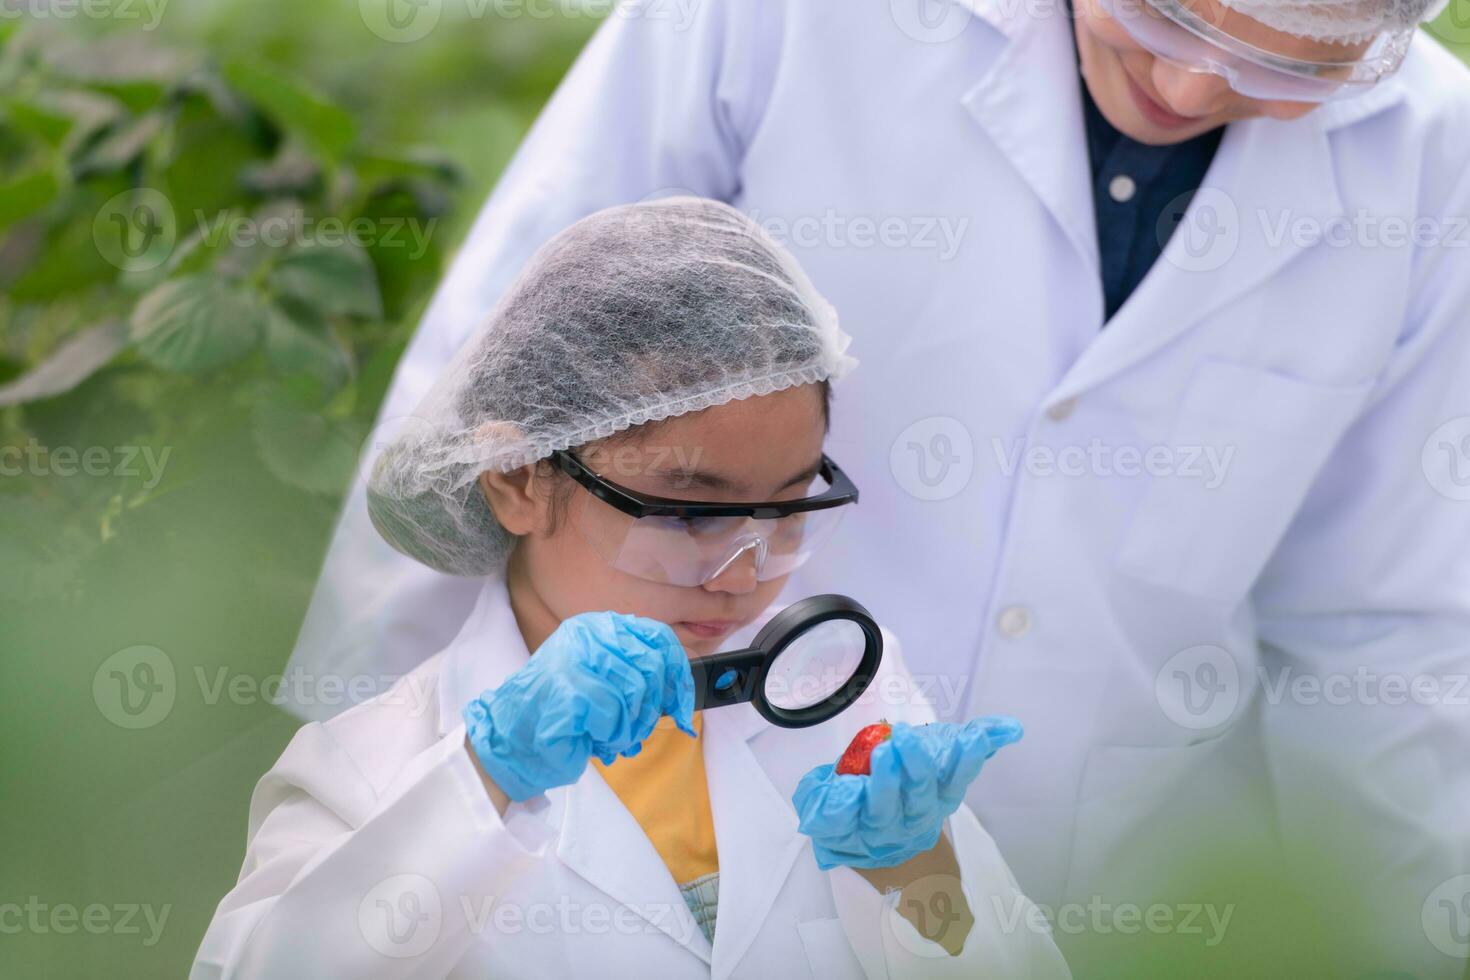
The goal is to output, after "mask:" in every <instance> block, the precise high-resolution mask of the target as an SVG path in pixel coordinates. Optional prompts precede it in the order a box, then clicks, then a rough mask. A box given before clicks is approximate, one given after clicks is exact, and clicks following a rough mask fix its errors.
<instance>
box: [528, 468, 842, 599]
mask: <svg viewBox="0 0 1470 980" xmlns="http://www.w3.org/2000/svg"><path fill="white" fill-rule="evenodd" d="M551 458H552V460H553V461H554V462H555V463H556V465H557V466H558V467H560V468H561V470H562V472H564V473H566V474H567V475H568V476H570V477H571V478H572V479H573V480H576V481H577V483H579V484H581V486H582V487H583V488H584V489H585V490H586V491H587V492H588V493H590V494H591V495H592V496H594V497H596V498H597V499H598V500H600V501H602V502H603V503H604V504H607V505H608V506H607V507H596V506H591V507H583V508H579V512H578V514H577V517H576V523H577V526H578V529H579V530H580V531H581V533H582V536H583V537H584V538H586V539H587V541H588V543H589V544H591V545H592V547H593V549H594V550H596V551H597V553H598V554H599V555H601V556H602V558H603V559H604V560H605V561H606V562H607V563H608V564H609V565H611V566H612V567H614V568H616V569H618V570H619V571H622V572H626V573H628V574H629V575H635V576H637V577H638V578H641V579H646V580H648V581H650V582H659V583H662V584H666V585H682V586H698V585H704V584H705V583H706V582H709V581H711V580H713V579H715V578H717V577H718V576H719V575H721V574H723V573H724V572H725V571H726V570H727V569H729V568H730V567H731V566H733V565H735V564H737V563H738V562H741V561H746V560H749V561H752V562H753V563H754V565H755V575H756V579H757V580H758V581H761V582H766V581H769V580H771V579H775V578H780V577H781V576H783V575H789V574H791V573H792V572H793V571H795V570H796V569H797V568H799V567H801V565H802V563H804V562H805V561H806V560H807V559H808V558H810V557H811V556H812V554H813V553H814V552H815V551H816V550H817V549H818V548H820V547H821V546H822V545H823V544H824V543H825V542H826V541H827V539H828V538H830V537H831V536H832V532H833V531H834V530H835V529H836V527H837V524H838V523H839V522H840V521H841V519H842V514H843V511H844V509H845V505H846V504H851V503H856V502H857V499H858V491H857V487H855V486H853V484H852V481H851V480H850V479H848V477H847V474H845V473H843V472H842V470H841V469H840V468H839V467H838V466H837V464H836V463H834V462H832V460H831V459H829V458H828V457H826V456H823V457H822V463H821V466H820V468H819V470H818V473H817V476H816V477H815V478H814V479H813V481H812V484H811V486H809V487H808V488H807V489H808V494H807V495H806V496H804V497H802V498H801V499H799V500H783V501H771V502H769V503H748V504H747V503H699V502H694V501H688V500H673V499H669V498H665V497H651V496H648V495H646V494H641V493H637V492H636V491H633V490H629V489H627V488H626V487H621V486H618V485H617V484H616V483H613V482H611V481H609V480H605V479H603V478H602V477H601V476H598V475H597V474H596V473H594V472H593V471H592V470H590V469H588V468H587V466H586V465H585V464H584V463H583V462H582V461H581V460H579V459H578V458H577V457H576V456H573V455H572V454H571V453H569V452H565V451H557V452H555V453H553V454H552V457H551Z"/></svg>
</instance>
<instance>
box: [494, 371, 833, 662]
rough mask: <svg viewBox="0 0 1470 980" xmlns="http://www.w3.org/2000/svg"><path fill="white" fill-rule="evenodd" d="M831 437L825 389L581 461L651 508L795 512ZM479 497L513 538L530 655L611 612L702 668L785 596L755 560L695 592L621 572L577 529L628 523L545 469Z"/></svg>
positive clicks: (713, 412) (813, 388)
mask: <svg viewBox="0 0 1470 980" xmlns="http://www.w3.org/2000/svg"><path fill="white" fill-rule="evenodd" d="M826 427H827V422H826V410H825V400H824V396H823V392H822V389H821V387H820V386H818V385H804V386H802V387H799V388H791V389H787V390H786V391H781V392H777V393H775V394H771V395H764V396H760V397H756V398H748V399H745V400H743V401H736V402H729V403H727V404H724V405H720V406H717V407H715V408H710V409H707V410H705V411H703V412H697V413H694V414H691V415H681V416H678V417H676V418H672V419H669V420H667V421H664V422H661V423H657V424H651V425H647V426H643V427H641V428H640V429H637V430H634V431H633V433H632V434H631V435H627V436H624V437H623V438H621V439H618V438H616V437H615V438H614V439H612V440H604V441H603V442H600V443H593V444H591V445H589V446H586V447H583V448H582V449H581V450H579V451H578V453H577V456H578V458H579V459H581V460H582V462H584V463H585V464H586V465H587V466H588V467H589V468H590V469H592V470H593V471H594V472H596V473H598V474H599V475H601V476H602V477H603V478H604V479H607V480H610V481H612V482H613V483H616V484H618V485H619V486H623V487H626V488H627V489H629V490H633V491H636V492H639V493H644V494H648V495H651V496H657V497H670V498H674V499H678V500H690V501H711V502H733V503H745V502H752V501H768V500H797V499H800V498H802V497H804V496H807V495H808V493H809V492H810V486H811V483H812V479H813V477H814V476H815V474H816V472H817V468H818V466H819V465H820V463H821V458H822V441H823V437H824V436H825V434H826ZM481 488H482V489H483V490H484V492H485V495H486V499H487V500H488V501H489V503H490V507H491V509H492V510H493V511H494V512H495V515H496V518H497V519H498V520H499V521H500V523H501V525H502V526H503V527H505V528H506V529H507V530H508V531H510V532H511V533H513V534H516V535H519V540H518V541H517V543H516V547H515V550H514V551H513V552H512V555H511V559H510V566H509V568H508V569H507V577H508V582H509V587H510V594H511V604H512V606H513V607H514V609H515V613H516V618H517V621H518V622H519V623H520V626H521V631H522V633H523V634H524V635H525V636H526V643H527V646H528V647H529V648H530V649H531V650H535V649H536V648H537V647H539V646H540V645H541V643H542V641H544V640H545V638H546V637H547V636H548V635H550V633H551V631H552V630H554V629H555V628H556V627H557V625H559V624H560V623H561V622H562V621H563V620H565V619H568V618H570V617H572V616H575V615H577V614H579V613H584V612H599V611H603V610H612V611H614V612H620V613H628V614H632V615H637V616H647V617H649V618H651V619H656V620H658V621H660V622H663V623H667V624H669V625H670V626H671V627H673V629H674V632H675V634H676V635H677V636H678V637H679V640H680V642H682V643H683V645H684V648H685V649H686V650H687V651H688V652H689V654H690V655H691V656H704V655H707V654H710V653H714V652H716V651H717V650H719V649H720V647H721V645H722V644H723V643H724V641H725V640H726V639H727V638H728V637H729V635H730V634H731V633H733V632H735V631H736V630H737V629H739V628H740V627H742V626H744V625H746V624H747V623H749V622H751V621H752V620H754V619H755V618H756V617H757V616H758V615H760V613H761V612H762V611H763V610H764V609H765V608H766V607H767V606H768V605H770V603H771V602H772V600H774V599H775V597H776V595H777V593H779V592H780V591H781V587H782V586H783V585H784V584H785V579H784V578H781V579H773V580H771V581H767V582H758V581H756V570H755V559H754V557H753V556H752V555H750V554H746V555H744V556H742V557H741V558H739V559H737V560H736V561H735V562H734V563H733V564H731V565H730V566H729V567H728V568H726V569H725V570H724V571H723V572H721V573H720V574H719V575H718V576H717V577H716V578H714V579H711V580H710V581H709V582H706V583H705V584H704V585H702V586H693V587H687V586H677V585H664V584H659V583H656V582H650V581H647V580H645V579H641V578H637V577H635V576H633V575H630V574H628V573H626V572H622V571H619V570H618V569H616V568H613V567H612V566H611V565H609V564H608V562H607V561H606V560H605V559H604V558H603V556H602V555H601V554H600V553H599V552H598V551H597V550H596V549H595V548H594V547H593V545H592V544H591V543H590V541H589V534H588V531H587V530H584V529H593V530H595V529H596V528H597V527H599V526H601V525H602V524H605V523H609V522H617V521H620V520H626V518H624V517H623V516H622V515H621V514H620V513H619V512H617V511H616V510H614V509H613V508H612V507H611V505H609V504H606V503H604V502H602V501H600V500H598V499H597V498H595V497H593V496H592V495H591V494H590V493H588V492H587V491H586V490H584V489H583V488H582V487H580V486H578V485H577V484H575V483H573V482H572V481H571V479H570V478H569V477H567V476H565V475H564V474H561V473H552V472H551V470H550V468H549V467H547V466H541V467H539V468H538V467H534V466H533V467H524V468H522V469H520V470H516V471H514V472H512V473H506V474H492V473H486V474H483V475H482V476H481Z"/></svg>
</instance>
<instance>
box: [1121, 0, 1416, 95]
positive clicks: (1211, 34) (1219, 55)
mask: <svg viewBox="0 0 1470 980" xmlns="http://www.w3.org/2000/svg"><path fill="white" fill-rule="evenodd" d="M1098 3H1099V5H1100V6H1101V7H1102V9H1103V11H1104V12H1106V13H1107V14H1108V16H1109V17H1112V18H1113V19H1114V20H1115V21H1117V22H1118V23H1119V24H1120V25H1121V26H1122V27H1123V29H1124V30H1125V31H1127V32H1128V35H1129V36H1130V37H1132V38H1133V40H1134V41H1136V42H1137V43H1138V44H1139V45H1141V46H1142V47H1143V48H1145V49H1146V50H1147V51H1148V52H1149V53H1150V54H1152V55H1154V56H1155V57H1157V58H1162V59H1164V60H1165V61H1167V62H1169V63H1170V64H1172V65H1176V66H1178V67H1180V68H1182V69H1184V70H1185V71H1189V72H1194V73H1196V74H1212V75H1218V76H1220V77H1221V78H1224V79H1225V80H1226V81H1227V82H1228V83H1229V84H1230V87H1231V88H1232V89H1234V90H1235V91H1236V92H1238V93H1240V94H1241V95H1243V96H1245V97H1246V98H1248V99H1261V100H1265V101H1271V102H1278V101H1279V102H1327V101H1329V100H1332V99H1338V98H1345V97H1348V96H1352V95H1356V94H1359V93H1361V92H1363V91H1364V90H1366V89H1367V88H1369V87H1370V86H1372V85H1374V84H1376V83H1377V82H1379V81H1381V80H1382V79H1383V78H1385V77H1387V76H1388V75H1391V74H1393V73H1394V72H1395V71H1397V70H1398V67H1399V65H1400V64H1402V63H1403V60H1404V56H1405V54H1407V53H1408V50H1409V43H1410V42H1411V41H1412V40H1413V39H1414V32H1413V31H1398V32H1392V33H1388V34H1384V35H1381V36H1379V37H1378V38H1377V39H1376V40H1374V41H1373V43H1372V44H1371V45H1370V46H1369V48H1368V50H1367V51H1365V52H1364V53H1363V54H1362V55H1361V56H1359V57H1358V58H1356V59H1354V60H1352V61H1330V62H1318V61H1303V60H1300V59H1297V58H1289V57H1285V56H1282V55H1279V54H1276V53H1274V52H1271V51H1267V50H1265V49H1263V48H1258V47H1256V46H1255V45H1253V44H1250V43H1248V42H1246V41H1242V40H1241V39H1240V38H1238V37H1235V36H1234V35H1232V34H1230V33H1227V32H1226V31H1224V30H1222V29H1220V28H1219V27H1217V26H1216V25H1215V24H1212V23H1211V22H1210V21H1209V20H1207V19H1206V18H1204V17H1201V16H1200V15H1199V14H1197V13H1195V12H1194V11H1192V10H1190V9H1189V8H1188V7H1186V6H1184V4H1183V3H1181V2H1180V0H1098Z"/></svg>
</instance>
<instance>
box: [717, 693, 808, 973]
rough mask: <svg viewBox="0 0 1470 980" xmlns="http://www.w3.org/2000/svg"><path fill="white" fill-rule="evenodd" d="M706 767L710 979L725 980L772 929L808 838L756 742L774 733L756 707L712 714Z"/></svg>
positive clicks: (720, 710) (737, 706)
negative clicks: (714, 866) (716, 891)
mask: <svg viewBox="0 0 1470 980" xmlns="http://www.w3.org/2000/svg"><path fill="white" fill-rule="evenodd" d="M704 726H705V729H704V734H705V738H706V739H707V740H708V741H707V742H706V744H705V750H704V763H705V771H706V774H707V778H708V780H709V794H710V806H711V808H712V809H713V811H714V818H715V839H716V841H717V844H718V847H719V856H720V906H719V914H718V916H717V917H716V924H715V945H714V962H713V964H712V969H711V980H725V978H727V977H729V976H730V974H731V973H732V972H733V971H734V970H735V968H736V966H738V965H739V963H740V959H741V957H742V956H744V955H745V952H746V950H748V949H749V948H750V945H751V943H752V942H754V941H755V938H756V936H757V935H758V934H759V933H760V931H761V929H762V928H763V927H764V925H765V921H766V919H767V917H769V915H770V913H771V909H772V908H773V907H774V905H775V903H776V897H777V896H778V895H779V894H780V892H781V888H782V886H783V885H784V884H785V883H786V878H787V875H789V874H790V872H791V868H792V866H793V864H794V863H795V861H796V858H797V855H799V854H800V853H801V851H802V847H803V845H804V844H805V841H806V839H805V838H804V837H802V836H801V834H800V832H798V831H797V829H796V825H797V820H796V811H795V810H794V809H793V808H792V806H791V801H790V800H789V799H787V798H786V797H785V796H784V795H783V794H782V793H781V792H779V791H778V790H777V788H776V786H775V784H774V783H772V782H771V778H770V776H768V775H767V774H766V771H765V769H764V768H762V766H761V764H760V761H759V760H758V759H757V758H756V754H755V751H754V749H753V747H752V746H751V744H750V740H751V739H752V738H754V737H755V736H756V735H757V734H759V733H760V732H762V731H765V730H766V729H768V728H769V727H770V724H769V723H768V722H766V721H765V720H764V719H763V718H761V717H760V715H759V714H757V712H756V711H755V709H754V708H752V707H751V706H750V705H749V704H740V705H731V706H729V707H725V708H720V709H719V710H718V711H708V712H705V717H704Z"/></svg>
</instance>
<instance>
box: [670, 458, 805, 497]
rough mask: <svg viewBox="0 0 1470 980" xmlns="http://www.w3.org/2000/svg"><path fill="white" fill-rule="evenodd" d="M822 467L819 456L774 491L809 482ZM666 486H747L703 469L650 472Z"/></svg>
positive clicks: (734, 488)
mask: <svg viewBox="0 0 1470 980" xmlns="http://www.w3.org/2000/svg"><path fill="white" fill-rule="evenodd" d="M821 469H822V460H821V457H818V458H817V460H816V462H814V463H812V464H811V465H809V466H807V467H805V468H804V469H802V471H801V472H800V473H797V474H794V475H793V476H792V477H791V479H789V480H787V481H786V482H785V483H783V484H781V485H780V486H779V487H777V488H776V492H777V493H780V492H781V491H782V490H789V489H790V488H792V487H794V486H799V485H800V484H803V483H810V482H811V481H812V480H813V479H814V478H815V477H816V475H817V473H818V472H820V471H821ZM650 475H651V476H654V477H655V478H657V479H658V480H659V481H660V482H662V483H664V484H665V485H667V486H673V487H678V488H680V489H687V488H689V487H699V488H700V489H701V490H714V491H717V492H720V493H738V492H741V491H743V490H745V488H746V487H747V484H745V483H744V482H741V481H738V480H732V479H730V478H728V477H724V476H720V475H719V474H718V473H708V472H705V471H704V470H662V471H660V472H657V473H653V474H650Z"/></svg>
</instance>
